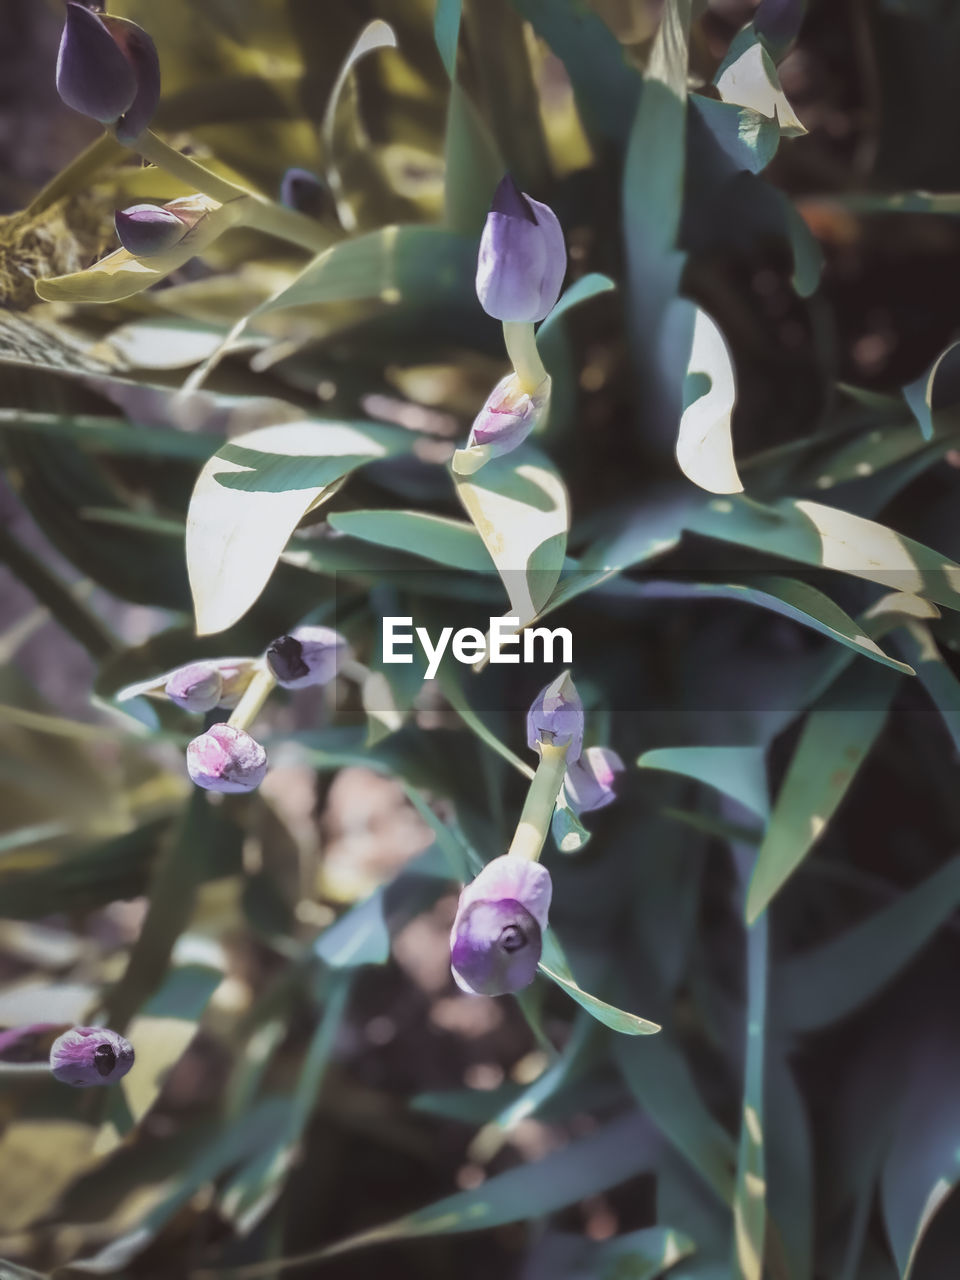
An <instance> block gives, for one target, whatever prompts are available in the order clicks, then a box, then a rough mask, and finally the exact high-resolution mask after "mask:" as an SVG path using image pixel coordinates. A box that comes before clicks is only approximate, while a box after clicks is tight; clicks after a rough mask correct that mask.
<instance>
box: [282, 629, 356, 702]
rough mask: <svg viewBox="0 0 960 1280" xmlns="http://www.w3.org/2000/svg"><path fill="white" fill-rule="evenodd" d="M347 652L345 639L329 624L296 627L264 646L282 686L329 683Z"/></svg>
mask: <svg viewBox="0 0 960 1280" xmlns="http://www.w3.org/2000/svg"><path fill="white" fill-rule="evenodd" d="M346 655H347V642H346V640H344V638H343V636H342V635H340V633H339V632H338V631H334V630H333V628H332V627H297V628H296V629H295V630H294V631H292V632H291V633H290V634H289V635H287V636H278V637H277V639H276V640H274V641H273V642H272V643H271V644H270V645H268V646H267V655H266V657H267V666H268V667H269V668H270V670H271V671H272V672H273V675H274V678H275V680H276V682H277V684H279V685H280V686H281V687H282V688H284V689H305V688H306V687H307V685H311V684H329V683H330V681H331V680H332V679H333V678H334V676H335V675H336V674H337V672H338V671H339V670H340V664H341V662H342V661H343V659H344V658H345V657H346Z"/></svg>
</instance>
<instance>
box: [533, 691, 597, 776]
mask: <svg viewBox="0 0 960 1280" xmlns="http://www.w3.org/2000/svg"><path fill="white" fill-rule="evenodd" d="M541 743H549V744H550V745H551V746H555V747H562V746H564V744H569V745H568V746H567V764H568V766H569V765H571V764H573V763H574V762H575V761H577V760H579V759H580V752H581V751H582V750H583V703H582V702H581V701H580V695H579V693H577V689H576V686H575V685H574V683H573V680H572V679H571V678H570V672H569V671H564V672H563V673H562V674H561V675H559V676H557V678H556V680H552V681H551V682H550V684H548V685H547V686H546V688H545V689H541V690H540V692H539V694H538V695H537V697H536V698H535V699H534V702H533V705H532V706H531V708H530V710H529V711H528V712H527V746H528V747H529V748H530V750H531V751H536V752H539V750H540V745H541Z"/></svg>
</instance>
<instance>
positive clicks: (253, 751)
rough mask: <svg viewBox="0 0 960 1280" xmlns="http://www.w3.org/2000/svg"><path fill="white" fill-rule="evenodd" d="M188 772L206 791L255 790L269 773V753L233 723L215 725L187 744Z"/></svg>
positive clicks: (231, 791) (232, 792)
mask: <svg viewBox="0 0 960 1280" xmlns="http://www.w3.org/2000/svg"><path fill="white" fill-rule="evenodd" d="M187 772H188V773H189V774H190V777H191V778H192V779H193V781H194V782H195V783H196V784H197V786H198V787H203V789H204V791H219V792H222V793H225V794H228V795H229V794H236V793H239V792H243V791H254V790H256V788H257V787H259V785H260V783H261V782H262V781H263V779H264V777H265V776H266V772H267V753H266V752H265V751H264V749H263V747H261V745H260V743H259V742H257V741H256V739H255V738H251V736H250V734H249V733H246V732H245V731H244V730H243V729H236V728H234V726H233V725H231V724H215V725H211V727H210V728H209V729H208V730H207V732H206V733H201V734H200V736H199V737H198V738H194V740H193V741H192V742H191V743H190V745H189V746H188V747H187Z"/></svg>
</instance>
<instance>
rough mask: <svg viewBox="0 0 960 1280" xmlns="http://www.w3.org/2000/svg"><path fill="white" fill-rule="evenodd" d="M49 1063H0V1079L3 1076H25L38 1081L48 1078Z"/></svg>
mask: <svg viewBox="0 0 960 1280" xmlns="http://www.w3.org/2000/svg"><path fill="white" fill-rule="evenodd" d="M49 1074H50V1063H49V1062H0V1079H2V1078H3V1077H4V1076H26V1077H28V1078H31V1077H34V1078H36V1079H39V1078H40V1076H49Z"/></svg>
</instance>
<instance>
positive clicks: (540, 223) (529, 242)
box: [477, 173, 567, 322]
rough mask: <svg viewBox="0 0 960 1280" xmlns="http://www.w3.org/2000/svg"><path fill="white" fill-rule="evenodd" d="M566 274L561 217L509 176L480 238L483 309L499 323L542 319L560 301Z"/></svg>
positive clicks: (479, 282)
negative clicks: (523, 190) (521, 188)
mask: <svg viewBox="0 0 960 1280" xmlns="http://www.w3.org/2000/svg"><path fill="white" fill-rule="evenodd" d="M566 271H567V247H566V245H565V244H564V240H563V229H562V228H561V226H560V223H559V221H558V220H557V215H556V214H555V213H554V212H553V210H552V209H551V208H549V206H548V205H545V204H541V203H540V201H539V200H532V199H531V198H530V197H529V196H527V195H524V193H523V192H522V191H521V190H520V188H519V187H518V186H517V184H516V183H515V182H514V180H513V178H511V176H510V175H509V173H508V174H507V175H506V176H505V177H504V178H503V179H502V180H501V182H500V185H499V186H498V187H497V189H496V191H495V193H494V196H493V203H492V204H491V206H490V212H489V213H488V214H487V220H486V223H485V224H484V228H483V235H482V236H481V238H480V253H479V256H478V258H477V297H478V298H479V299H480V305H481V306H482V307H483V309H484V311H486V313H487V314H488V315H491V316H493V317H494V318H495V319H497V320H504V321H530V322H532V321H534V320H542V319H543V318H544V316H545V315H546V314H547V312H549V311H551V310H552V309H553V307H554V306H555V305H556V301H557V299H558V298H559V297H560V286H561V285H562V284H563V277H564V275H565V274H566Z"/></svg>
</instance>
